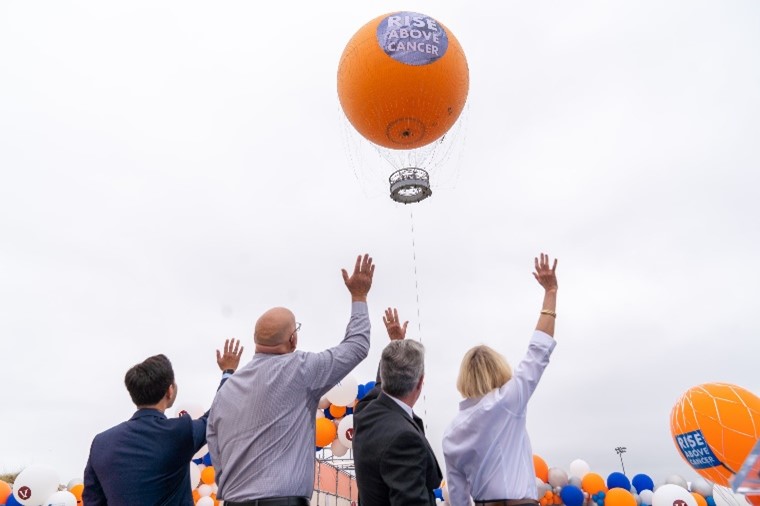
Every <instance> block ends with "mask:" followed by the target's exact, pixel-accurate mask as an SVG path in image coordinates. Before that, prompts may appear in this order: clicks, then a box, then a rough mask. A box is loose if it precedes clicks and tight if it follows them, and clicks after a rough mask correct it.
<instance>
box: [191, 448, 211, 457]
mask: <svg viewBox="0 0 760 506" xmlns="http://www.w3.org/2000/svg"><path fill="white" fill-rule="evenodd" d="M207 453H208V445H203V446H202V447H201V449H200V450H198V451H197V452H195V455H193V458H192V459H190V460H195V459H202V458H203V457H204V456H205V455H206V454H207Z"/></svg>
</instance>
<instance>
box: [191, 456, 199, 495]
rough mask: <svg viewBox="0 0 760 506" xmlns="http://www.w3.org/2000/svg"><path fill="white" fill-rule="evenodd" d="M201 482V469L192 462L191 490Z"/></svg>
mask: <svg viewBox="0 0 760 506" xmlns="http://www.w3.org/2000/svg"><path fill="white" fill-rule="evenodd" d="M200 482H201V468H200V467H199V466H198V464H196V463H195V462H190V489H191V490H192V489H194V488H195V487H197V486H198V483H200Z"/></svg>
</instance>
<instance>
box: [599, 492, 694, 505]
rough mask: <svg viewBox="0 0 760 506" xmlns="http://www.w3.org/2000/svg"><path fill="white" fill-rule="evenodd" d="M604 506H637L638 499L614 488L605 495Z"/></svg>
mask: <svg viewBox="0 0 760 506" xmlns="http://www.w3.org/2000/svg"><path fill="white" fill-rule="evenodd" d="M604 506H636V498H635V497H633V494H631V493H630V492H629V491H627V490H626V489H624V488H613V489H610V491H609V492H607V493H606V494H605V496H604ZM703 506H704V505H703Z"/></svg>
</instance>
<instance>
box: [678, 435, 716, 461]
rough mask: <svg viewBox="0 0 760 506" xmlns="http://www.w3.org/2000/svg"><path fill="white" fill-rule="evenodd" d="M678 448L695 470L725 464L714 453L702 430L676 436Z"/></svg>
mask: <svg viewBox="0 0 760 506" xmlns="http://www.w3.org/2000/svg"><path fill="white" fill-rule="evenodd" d="M675 439H676V443H677V444H678V448H679V449H680V450H681V453H682V454H683V456H684V458H685V459H686V460H687V462H689V465H690V466H691V467H693V468H694V469H707V468H710V467H716V466H722V465H723V463H722V462H721V461H720V460H718V457H716V456H715V454H714V453H713V452H712V450H711V449H710V447H709V446H707V441H705V437H704V436H703V435H702V431H701V430H695V431H692V432H685V433H683V434H678V435H676V436H675Z"/></svg>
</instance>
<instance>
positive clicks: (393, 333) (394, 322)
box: [383, 308, 409, 341]
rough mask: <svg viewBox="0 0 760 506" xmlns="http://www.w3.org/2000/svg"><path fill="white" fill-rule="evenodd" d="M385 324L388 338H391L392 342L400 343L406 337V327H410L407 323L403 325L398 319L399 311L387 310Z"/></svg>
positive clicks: (394, 309)
mask: <svg viewBox="0 0 760 506" xmlns="http://www.w3.org/2000/svg"><path fill="white" fill-rule="evenodd" d="M383 323H384V324H385V330H387V331H388V337H390V339H391V341H400V340H401V339H404V338H405V337H406V326H407V325H409V322H408V321H406V322H404V324H403V325H401V323H400V320H399V319H398V309H396V308H393V309H391V308H388V309H386V310H385V316H383Z"/></svg>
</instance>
